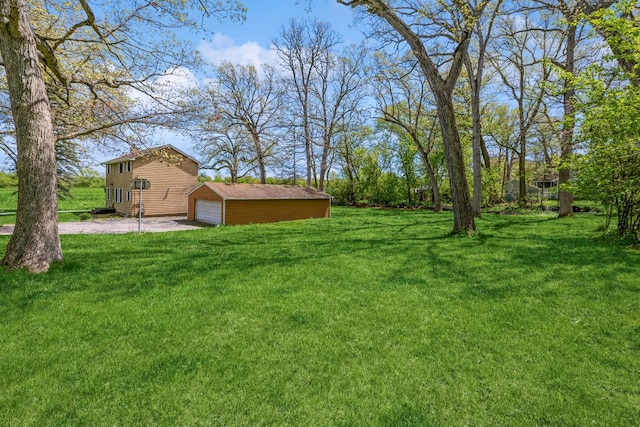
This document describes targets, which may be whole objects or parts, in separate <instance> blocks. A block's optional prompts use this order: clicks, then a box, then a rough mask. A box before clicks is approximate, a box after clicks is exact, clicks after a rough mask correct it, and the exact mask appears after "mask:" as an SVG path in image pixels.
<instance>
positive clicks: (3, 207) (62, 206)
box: [0, 188, 105, 225]
mask: <svg viewBox="0 0 640 427" xmlns="http://www.w3.org/2000/svg"><path fill="white" fill-rule="evenodd" d="M71 196H72V197H70V198H66V199H59V200H58V209H59V210H61V211H67V210H85V211H90V210H91V209H93V208H97V207H102V206H104V203H105V201H104V190H103V189H102V188H73V189H71ZM17 205H18V197H17V193H16V189H15V188H0V214H2V213H10V212H15V211H16V206H17ZM79 215H80V213H77V212H76V213H60V214H58V220H59V221H80V218H79ZM15 222H16V216H15V215H0V225H2V224H14V223H15Z"/></svg>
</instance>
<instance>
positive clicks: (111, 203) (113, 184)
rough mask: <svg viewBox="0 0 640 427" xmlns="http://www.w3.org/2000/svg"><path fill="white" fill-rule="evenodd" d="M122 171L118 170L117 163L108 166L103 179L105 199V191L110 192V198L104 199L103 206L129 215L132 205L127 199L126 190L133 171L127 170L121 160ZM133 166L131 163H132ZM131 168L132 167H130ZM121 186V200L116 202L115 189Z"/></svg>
mask: <svg viewBox="0 0 640 427" xmlns="http://www.w3.org/2000/svg"><path fill="white" fill-rule="evenodd" d="M123 163H124V167H123V170H124V171H123V172H122V173H120V172H119V167H118V165H119V163H114V164H112V165H109V166H110V168H109V169H110V171H109V173H107V174H106V181H105V184H106V186H105V199H106V197H107V196H106V191H109V192H110V199H108V200H105V202H106V203H105V206H106V207H108V208H114V209H115V210H116V211H117V212H120V213H122V214H125V215H131V213H132V205H131V202H130V201H127V200H126V199H127V196H126V195H127V191H130V189H129V186H130V183H131V180H132V179H133V172H127V168H126V163H127V162H123ZM132 166H133V165H132ZM132 170H133V169H132ZM118 188H121V189H122V202H116V197H115V190H116V189H118Z"/></svg>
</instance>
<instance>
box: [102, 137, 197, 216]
mask: <svg viewBox="0 0 640 427" xmlns="http://www.w3.org/2000/svg"><path fill="white" fill-rule="evenodd" d="M162 152H163V155H165V156H166V157H163V158H158V157H155V158H154V157H145V156H144V155H141V156H140V157H136V158H134V159H133V160H130V159H127V160H122V161H120V162H118V160H119V159H115V160H116V162H115V163H109V164H107V165H106V170H105V172H106V175H105V176H106V179H105V199H106V200H105V206H106V207H110V208H114V209H115V210H116V211H117V212H118V213H120V214H122V215H132V216H133V215H137V214H138V202H139V198H140V190H134V189H131V181H132V180H134V179H136V178H138V179H146V180H148V181H149V182H150V184H151V188H150V189H147V190H142V205H143V212H144V215H145V216H163V215H185V214H186V213H187V207H188V203H187V192H189V191H190V190H191V189H192V188H193V187H195V186H196V185H197V183H198V164H197V163H196V162H195V161H194V160H193V159H191V158H189V157H185V155H183V154H181V153H179V152H178V151H176V150H175V149H172V148H170V147H168V148H164V149H163V150H162ZM163 159H167V160H163ZM128 163H130V164H131V167H130V168H129V167H127V164H128ZM120 165H123V167H122V172H120ZM129 169H130V170H129ZM117 189H122V201H121V202H116V199H115V192H116V190H117ZM107 191H108V192H109V197H107V194H106V192H107ZM128 192H129V194H130V200H127V193H128Z"/></svg>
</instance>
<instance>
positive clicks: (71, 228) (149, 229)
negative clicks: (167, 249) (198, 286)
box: [0, 216, 207, 235]
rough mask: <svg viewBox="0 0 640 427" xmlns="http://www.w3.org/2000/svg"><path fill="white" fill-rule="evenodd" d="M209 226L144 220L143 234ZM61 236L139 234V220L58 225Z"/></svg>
mask: <svg viewBox="0 0 640 427" xmlns="http://www.w3.org/2000/svg"><path fill="white" fill-rule="evenodd" d="M204 226H207V224H202V223H198V222H195V221H188V220H187V217H184V216H176V217H162V218H142V226H141V231H142V232H143V233H160V232H164V231H180V230H195V229H198V228H201V227H204ZM13 228H14V226H13V224H11V225H3V226H1V227H0V235H2V234H4V235H7V234H12V233H13ZM58 232H59V233H60V234H123V233H137V232H138V219H137V218H115V219H95V220H93V221H82V222H60V223H58Z"/></svg>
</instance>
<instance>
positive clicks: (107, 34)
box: [0, 0, 244, 272]
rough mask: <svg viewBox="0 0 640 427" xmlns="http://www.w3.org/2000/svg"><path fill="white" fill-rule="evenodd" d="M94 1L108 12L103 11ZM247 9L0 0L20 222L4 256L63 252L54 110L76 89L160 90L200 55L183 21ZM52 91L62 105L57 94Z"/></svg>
mask: <svg viewBox="0 0 640 427" xmlns="http://www.w3.org/2000/svg"><path fill="white" fill-rule="evenodd" d="M96 6H99V7H101V10H107V9H108V10H109V13H101V14H96V13H95V10H97V9H96ZM105 6H108V7H105ZM243 11H244V8H243V7H242V5H241V4H240V3H238V2H237V1H235V0H228V1H223V0H220V1H217V0H202V1H199V2H197V3H195V2H193V3H192V2H184V1H180V0H164V1H160V0H149V1H141V2H137V1H136V2H134V1H129V0H115V1H110V2H108V3H106V4H99V5H96V4H95V3H92V2H90V1H89V0H75V1H67V2H59V1H48V0H45V1H41V2H34V1H27V0H0V19H1V20H2V25H0V51H1V53H2V59H3V65H4V71H5V75H6V80H7V88H8V93H9V100H10V105H11V116H12V120H13V124H14V127H15V140H16V150H15V152H16V171H17V174H18V179H19V182H18V208H17V214H16V227H15V230H14V233H13V235H12V237H11V239H10V240H9V243H8V244H7V250H6V252H5V256H4V258H3V260H2V264H4V265H6V266H8V268H10V269H13V268H21V267H24V268H26V269H28V270H30V271H33V272H44V271H47V270H48V268H49V264H50V263H51V262H54V261H58V260H61V259H62V250H61V247H60V239H59V236H58V231H57V198H56V180H57V174H56V150H55V144H56V140H57V139H58V140H59V139H61V138H59V137H56V134H55V128H54V125H53V123H54V118H55V116H56V114H57V112H58V111H65V110H66V106H68V105H71V104H73V103H74V100H75V96H77V95H78V94H84V98H82V99H89V100H91V99H93V100H102V101H104V103H103V105H108V102H109V99H108V96H107V95H105V96H104V97H103V96H101V95H100V94H101V93H102V91H103V90H104V91H107V92H108V90H109V89H118V88H121V89H123V90H124V89H133V88H135V89H137V90H139V91H140V92H142V93H146V94H148V95H149V96H150V97H152V98H153V95H155V93H154V90H153V84H154V82H155V81H156V80H157V78H158V77H159V76H162V75H163V74H164V73H165V71H166V70H170V69H175V68H176V67H179V66H180V65H183V64H185V63H187V62H188V61H189V60H190V59H191V58H194V55H193V54H192V53H191V51H190V49H186V46H185V45H184V43H181V42H179V41H178V39H177V37H176V33H175V30H176V29H178V28H185V27H190V28H192V29H194V30H197V29H203V24H204V23H205V22H206V21H203V20H202V19H200V18H201V17H202V16H203V15H204V16H214V17H224V16H228V15H232V16H238V15H241V14H242V13H243ZM54 92H55V93H58V94H59V98H60V100H61V104H60V105H57V104H56V103H54V102H53V101H54V98H53V97H52V96H51V94H52V93H54ZM105 98H106V99H105ZM61 105H65V108H59V107H60V106H61ZM123 124H126V121H124V122H123ZM80 134H82V132H80V133H79V134H76V136H80Z"/></svg>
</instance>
